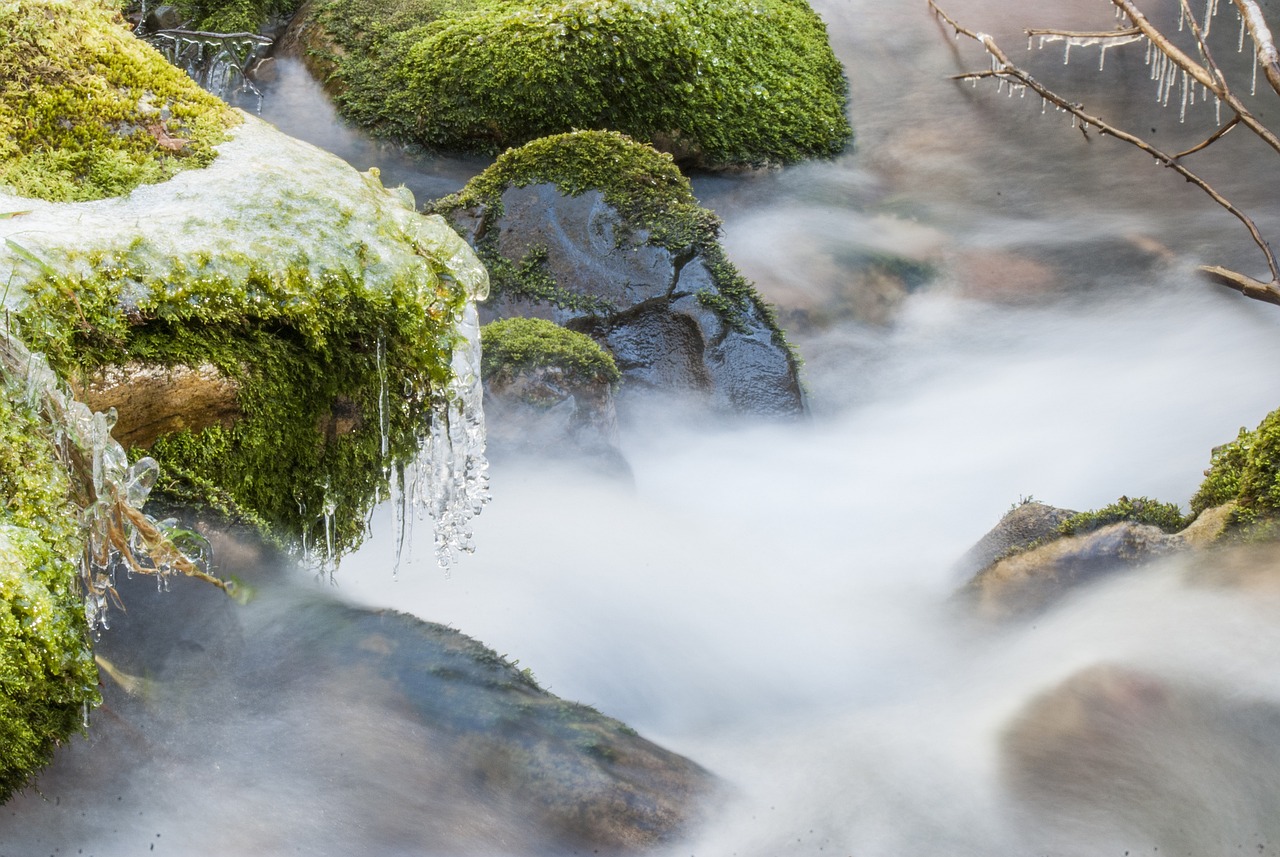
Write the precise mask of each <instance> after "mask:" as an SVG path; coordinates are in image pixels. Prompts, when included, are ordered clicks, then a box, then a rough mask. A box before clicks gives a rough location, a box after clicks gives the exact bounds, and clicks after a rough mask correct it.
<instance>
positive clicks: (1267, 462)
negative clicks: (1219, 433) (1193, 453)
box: [1191, 410, 1280, 534]
mask: <svg viewBox="0 0 1280 857" xmlns="http://www.w3.org/2000/svg"><path fill="white" fill-rule="evenodd" d="M1232 502H1233V503H1235V508H1234V511H1233V513H1232V522H1231V527H1230V529H1231V530H1232V531H1233V532H1236V533H1239V532H1240V531H1241V530H1243V529H1248V530H1252V531H1255V532H1257V533H1259V534H1261V533H1263V532H1268V533H1269V532H1271V531H1272V530H1273V529H1274V527H1273V524H1274V522H1275V521H1276V520H1277V518H1280V410H1276V411H1272V412H1271V413H1269V414H1267V416H1266V417H1264V418H1263V420H1262V422H1261V423H1259V425H1258V427H1257V428H1256V429H1254V430H1252V431H1249V430H1247V429H1245V428H1243V427H1242V428H1241V429H1240V434H1239V435H1238V436H1237V437H1236V439H1235V440H1233V441H1231V442H1230V443H1227V444H1223V445H1222V446H1219V447H1217V448H1216V449H1214V450H1213V455H1212V457H1211V459H1210V465H1209V469H1208V470H1206V471H1205V479H1204V482H1202V483H1201V484H1200V489H1199V490H1198V491H1197V492H1196V494H1195V496H1194V497H1192V498H1191V511H1192V512H1193V513H1195V514H1199V513H1200V512H1202V511H1204V510H1206V509H1210V508H1213V507H1216V506H1221V505H1223V504H1225V503H1232Z"/></svg>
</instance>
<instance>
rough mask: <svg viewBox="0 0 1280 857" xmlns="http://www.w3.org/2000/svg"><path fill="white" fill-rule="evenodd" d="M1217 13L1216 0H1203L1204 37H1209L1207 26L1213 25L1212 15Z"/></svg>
mask: <svg viewBox="0 0 1280 857" xmlns="http://www.w3.org/2000/svg"><path fill="white" fill-rule="evenodd" d="M1217 14H1218V0H1205V4H1204V28H1203V29H1204V37H1205V38H1206V39H1207V38H1209V28H1210V27H1212V26H1213V19H1214V16H1216V15H1217Z"/></svg>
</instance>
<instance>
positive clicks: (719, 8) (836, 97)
mask: <svg viewBox="0 0 1280 857" xmlns="http://www.w3.org/2000/svg"><path fill="white" fill-rule="evenodd" d="M308 20H309V21H314V22H315V23H316V24H318V25H319V27H320V29H321V30H322V31H323V32H324V33H325V34H326V36H325V38H324V39H317V38H315V37H312V38H311V39H310V44H312V45H313V46H321V45H328V46H329V47H328V49H324V48H320V49H319V50H313V53H314V54H315V56H314V65H313V67H314V68H315V69H317V70H319V71H322V72H323V73H325V75H326V76H327V77H328V79H329V82H330V84H331V88H332V89H333V91H334V92H335V93H336V94H337V100H338V103H339V105H340V106H341V107H342V109H343V110H344V112H345V113H346V114H347V115H348V116H349V117H350V118H352V119H353V120H355V121H357V122H358V123H360V124H362V125H365V126H368V127H372V128H375V129H378V130H380V131H382V132H384V133H387V134H390V135H393V136H397V137H400V138H403V139H406V140H411V141H414V142H417V143H420V144H423V145H425V146H427V147H429V148H432V149H437V150H460V151H478V152H484V153H491V152H498V151H501V150H502V149H504V148H507V147H509V146H518V145H520V144H523V143H526V142H528V141H530V140H534V139H537V138H539V137H544V136H548V135H551V134H557V133H563V132H566V131H569V130H572V129H598V130H603V129H610V130H616V131H621V132H623V133H626V134H629V135H631V136H633V137H635V138H637V139H641V140H647V141H650V142H652V143H653V144H654V145H656V146H658V147H659V148H662V149H665V150H668V151H671V152H673V153H675V154H676V156H677V157H678V158H679V159H680V160H681V161H682V162H687V163H689V164H691V165H693V166H698V167H713V168H714V167H725V166H735V165H763V164H777V163H790V162H794V161H799V160H802V159H805V158H812V157H830V156H833V155H835V154H838V153H839V152H840V151H841V150H842V149H843V148H844V147H845V145H846V144H847V143H848V141H849V139H850V137H851V135H852V132H851V131H850V129H849V125H848V122H847V120H846V118H845V106H846V101H847V96H848V84H847V81H846V80H845V78H844V73H843V70H842V68H841V66H840V63H839V62H838V61H837V60H836V58H835V55H834V54H833V53H832V51H831V47H830V45H829V43H828V41H827V31H826V27H825V25H824V24H823V22H822V20H821V19H820V18H819V17H818V16H817V15H816V14H815V13H814V12H813V10H812V9H810V8H809V6H808V5H807V4H806V3H805V2H804V0H752V2H751V3H741V2H735V0H523V1H522V2H511V0H401V2H396V3H382V2H378V1H377V0H318V2H316V3H315V6H314V14H313V15H312V16H311V17H310V18H309V19H308Z"/></svg>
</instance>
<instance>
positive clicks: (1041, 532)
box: [955, 500, 1076, 578]
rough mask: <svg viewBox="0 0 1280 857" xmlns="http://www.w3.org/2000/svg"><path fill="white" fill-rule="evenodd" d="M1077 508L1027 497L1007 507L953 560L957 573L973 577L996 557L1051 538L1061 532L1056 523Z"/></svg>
mask: <svg viewBox="0 0 1280 857" xmlns="http://www.w3.org/2000/svg"><path fill="white" fill-rule="evenodd" d="M1075 514H1076V512H1074V511H1072V510H1071V509H1061V508H1058V507H1057V506H1049V505H1047V504H1045V503H1041V502H1039V501H1037V500H1027V501H1024V502H1022V503H1019V504H1018V505H1016V506H1014V507H1013V508H1012V509H1010V510H1009V511H1008V512H1007V513H1005V516H1004V517H1003V518H1001V519H1000V521H999V523H997V524H996V525H995V526H994V527H992V528H991V529H990V530H989V531H988V532H987V534H986V535H984V536H983V537H982V538H981V539H979V540H978V543H977V544H975V545H974V546H973V547H971V548H969V550H968V551H967V552H966V553H965V555H964V556H963V557H961V558H960V560H959V561H958V562H957V563H956V566H955V569H956V573H957V575H958V576H961V577H965V578H968V577H972V576H973V575H975V574H977V573H978V572H980V571H983V570H985V569H987V568H989V567H990V566H991V565H992V564H993V563H995V562H996V561H997V560H999V559H1002V558H1003V557H1006V556H1009V555H1010V554H1013V553H1015V552H1017V551H1021V550H1025V549H1027V548H1029V547H1031V546H1032V545H1034V544H1036V543H1037V542H1045V541H1051V540H1053V539H1056V538H1058V537H1059V536H1060V535H1061V533H1060V532H1059V530H1058V527H1059V526H1061V525H1062V522H1063V521H1066V520H1067V519H1069V518H1071V517H1072V516H1073V515H1075Z"/></svg>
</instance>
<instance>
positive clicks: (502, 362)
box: [480, 318, 622, 384]
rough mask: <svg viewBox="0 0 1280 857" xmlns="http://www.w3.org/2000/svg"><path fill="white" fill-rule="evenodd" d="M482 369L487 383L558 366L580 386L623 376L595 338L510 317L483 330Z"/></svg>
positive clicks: (547, 323) (550, 324)
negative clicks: (530, 370)
mask: <svg viewBox="0 0 1280 857" xmlns="http://www.w3.org/2000/svg"><path fill="white" fill-rule="evenodd" d="M480 344H481V348H482V352H483V357H482V358H481V363H480V368H481V371H482V372H483V374H484V377H485V379H486V380H488V379H493V378H501V377H510V376H511V375H514V374H515V373H517V372H520V371H522V370H526V369H540V368H545V367H555V368H558V369H561V370H563V371H564V372H565V373H566V374H568V375H569V376H570V377H571V378H572V379H573V380H574V381H575V382H576V383H580V384H593V383H595V384H598V383H605V384H616V383H617V382H618V381H620V380H622V373H620V372H619V371H618V365H617V364H616V363H614V361H613V357H612V356H611V355H610V354H609V352H607V351H605V350H604V349H603V348H601V347H600V346H599V345H597V344H596V343H595V340H593V339H592V338H591V337H589V336H587V335H585V334H582V333H577V332H575V331H572V330H566V329H565V328H563V327H561V326H560V325H558V324H555V323H554V322H550V321H546V320H545V319H540V318H508V319H503V320H501V321H495V322H493V323H491V324H486V325H485V326H484V327H482V328H481V329H480Z"/></svg>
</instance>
